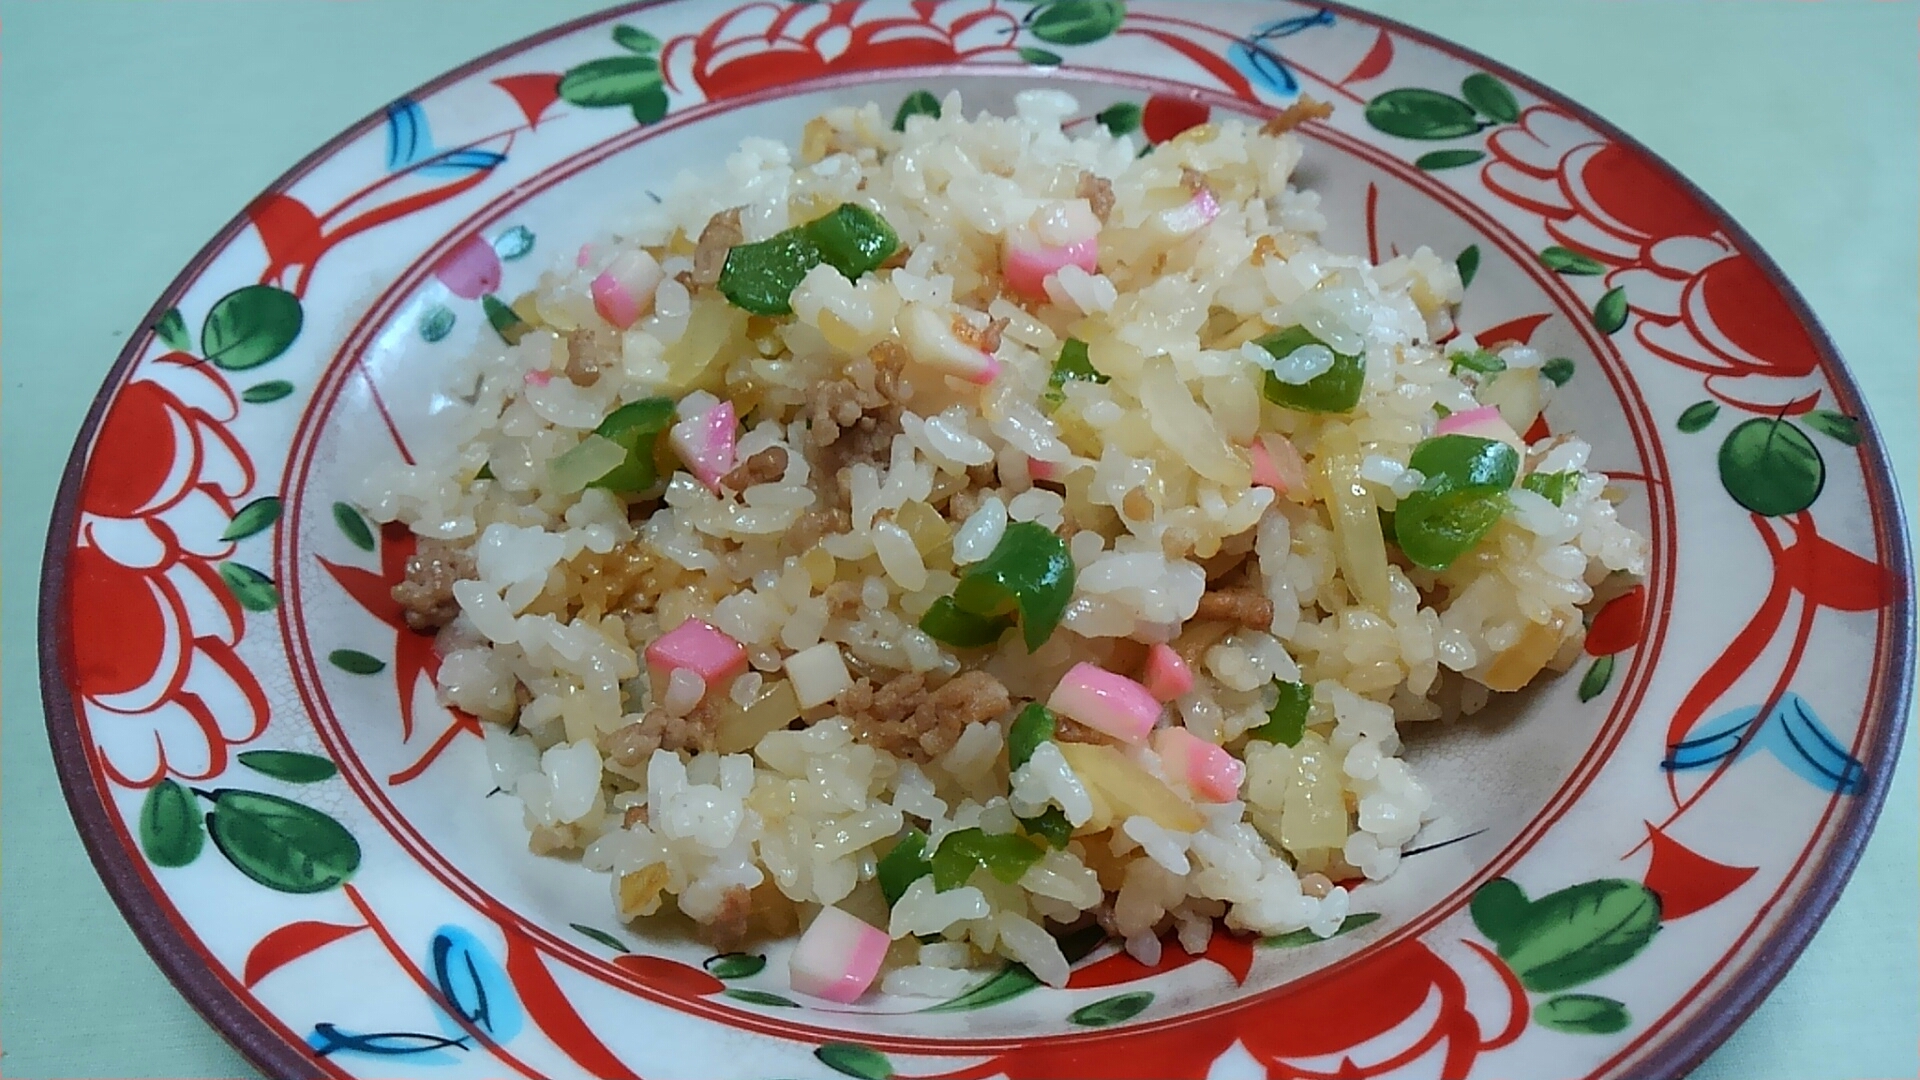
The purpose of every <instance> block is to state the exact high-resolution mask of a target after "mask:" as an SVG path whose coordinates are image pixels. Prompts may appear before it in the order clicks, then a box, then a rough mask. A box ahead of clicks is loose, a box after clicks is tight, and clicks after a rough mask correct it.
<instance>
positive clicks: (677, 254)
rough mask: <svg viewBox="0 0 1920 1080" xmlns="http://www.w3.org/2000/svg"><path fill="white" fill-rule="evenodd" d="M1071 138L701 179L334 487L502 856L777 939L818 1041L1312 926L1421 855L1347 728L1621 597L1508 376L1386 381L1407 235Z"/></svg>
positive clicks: (1530, 674) (1469, 360) (818, 162)
mask: <svg viewBox="0 0 1920 1080" xmlns="http://www.w3.org/2000/svg"><path fill="white" fill-rule="evenodd" d="M1076 109H1077V105H1076V103H1075V102H1074V100H1073V99H1072V98H1071V97H1069V96H1067V95H1065V94H1063V93H1058V92H1054V91H1029V92H1027V93H1024V94H1022V95H1021V96H1020V97H1019V99H1018V102H1017V107H1016V109H1015V114H1014V115H1012V116H1006V117H999V116H990V115H980V116H977V117H975V118H973V119H967V118H966V117H965V116H964V114H963V112H962V105H961V102H960V99H959V96H958V95H951V96H949V97H948V98H947V100H946V101H945V102H944V103H943V105H942V108H941V110H940V113H939V115H938V116H913V117H910V118H907V120H906V122H905V124H904V130H901V131H896V130H895V129H894V125H893V124H892V123H891V120H892V118H891V117H889V116H887V115H886V114H884V113H882V111H881V110H880V109H879V108H878V107H877V106H874V105H868V106H866V107H864V108H857V109H856V108H841V109H835V110H833V111H830V112H828V113H827V114H825V115H823V116H821V117H818V118H816V119H815V120H813V121H811V122H810V123H808V124H807V125H806V127H805V129H804V130H803V131H802V132H801V133H799V135H800V137H799V143H798V149H797V150H795V149H793V148H791V147H790V146H788V145H787V144H784V143H781V142H776V141H772V140H768V139H761V138H754V139H748V140H746V141H745V142H744V143H742V145H741V146H740V148H739V149H738V151H737V152H735V153H734V154H733V155H732V156H731V157H729V158H728V159H727V161H726V165H725V168H724V169H722V170H720V171H719V172H717V173H714V174H710V175H704V176H693V175H686V176H683V177H681V178H680V179H679V180H678V181H677V182H676V183H675V184H674V185H673V187H672V190H671V192H670V193H669V194H668V195H667V197H666V198H665V199H664V201H662V202H661V203H659V204H658V205H649V206H648V207H647V208H646V209H645V210H644V211H643V212H642V213H640V214H639V215H638V216H635V217H632V218H631V219H627V220H619V221H615V222H613V223H611V225H610V227H609V229H608V231H607V232H606V233H605V234H603V235H602V236H601V237H600V238H598V239H597V240H596V241H595V242H593V243H592V244H589V245H587V246H586V247H585V248H583V249H582V250H581V251H580V253H579V255H578V258H577V259H573V260H569V261H568V264H567V265H564V266H557V267H555V268H554V269H552V270H550V271H548V272H547V273H546V274H545V275H544V276H543V277H542V278H541V280H540V282H539V284H538V287H537V288H535V289H534V290H532V291H531V292H529V293H527V294H526V295H524V296H521V297H520V298H519V299H518V300H516V301H515V303H514V304H513V308H514V310H515V312H517V313H518V314H519V316H520V317H521V319H522V321H523V324H524V325H523V326H521V327H518V328H516V333H517V337H516V338H515V340H514V341H513V343H512V344H510V345H504V346H496V347H492V348H484V349H481V350H479V351H478V352H477V353H475V354H474V355H472V356H470V357H468V358H467V359H466V360H465V361H464V363H463V364H462V365H460V366H459V367H458V370H457V371H455V372H453V373H451V374H450V376H449V378H448V380H447V382H446V386H445V394H446V397H445V405H446V408H444V409H443V410H442V415H441V419H442V420H443V421H444V422H445V424H446V427H445V429H444V438H441V439H439V441H437V443H436V444H434V445H428V446H419V447H416V453H417V455H418V457H419V463H418V464H415V465H409V466H404V467H403V466H394V467H392V468H391V469H387V470H385V471H383V472H382V473H380V474H379V475H375V476H372V477H370V478H369V479H368V480H367V481H366V484H365V487H364V489H363V490H362V491H361V492H360V493H359V498H360V502H361V504H362V505H363V506H364V507H365V508H366V509H367V510H368V511H369V512H370V513H371V514H372V516H374V517H376V518H377V519H379V520H381V521H399V522H404V523H405V524H406V525H407V526H409V527H410V528H411V529H412V530H413V531H414V532H415V533H416V534H417V535H418V537H419V538H420V539H419V549H418V554H417V555H416V556H415V557H414V559H413V562H412V564H411V565H410V568H409V578H408V581H407V583H406V584H404V585H402V586H401V587H400V588H399V589H398V590H396V593H397V595H398V596H399V598H400V599H401V601H402V603H403V604H404V605H406V607H407V609H408V612H409V616H410V619H411V621H413V622H414V624H415V625H416V626H417V627H419V628H421V630H422V632H437V633H438V635H439V638H438V644H439V647H440V649H441V651H442V653H443V654H444V658H445V660H444V663H443V665H442V667H441V669H440V679H441V684H442V685H441V693H442V696H443V699H444V700H445V701H446V702H447V703H448V704H450V705H454V706H457V707H459V708H461V709H465V710H467V711H469V712H471V713H473V714H474V715H476V716H478V717H480V718H481V719H482V720H483V721H484V722H485V725H484V726H485V729H486V744H487V749H488V753H489V757H490V760H491V763H492V768H493V771H494V778H495V781H496V782H497V783H498V784H499V786H500V787H502V788H504V789H505V790H506V791H508V792H511V793H513V794H514V795H515V796H517V797H518V798H519V799H520V801H521V802H522V803H523V804H524V805H525V820H526V827H527V830H528V832H529V837H530V839H529V843H530V845H531V847H532V849H533V850H534V851H535V852H539V853H554V854H563V855H569V856H573V855H577V856H579V857H580V858H582V859H583V860H584V862H585V864H586V865H587V866H589V867H591V868H593V869H595V870H600V871H605V872H606V873H607V875H608V877H609V881H610V890H611V893H612V899H613V905H614V907H615V909H616V910H617V912H618V914H619V915H620V917H622V918H623V919H628V920H643V921H644V920H646V919H647V918H648V917H650V916H654V915H656V913H670V912H673V911H676V910H677V911H678V912H679V913H680V914H681V915H682V916H684V917H686V918H688V919H690V920H692V922H693V923H694V924H695V925H696V927H697V928H698V930H699V932H700V934H701V935H702V936H703V937H704V938H705V939H706V940H707V941H709V942H710V943H712V944H713V945H714V946H716V947H717V948H722V949H730V948H737V947H740V946H741V945H743V944H746V943H748V942H753V941H764V940H768V939H774V938H782V937H789V936H794V935H799V937H798V943H797V945H796V947H795V950H794V954H793V955H794V958H793V961H792V970H793V978H794V981H795V987H796V989H798V990H800V991H802V992H805V993H812V994H815V995H817V996H820V997H826V998H830V999H832V1000H852V999H854V998H856V997H858V996H859V995H860V994H861V993H863V992H866V991H867V989H868V988H869V986H871V987H874V988H876V989H879V990H883V991H885V992H889V993H895V994H904V995H926V996H932V997H942V996H950V995H953V994H955V993H958V992H961V991H963V990H964V989H965V988H966V987H968V986H969V985H971V984H972V983H973V982H974V981H977V979H978V978H979V977H981V975H982V973H983V972H984V971H986V970H990V969H991V968H992V967H993V966H995V965H997V964H999V963H1000V962H1002V961H1001V960H1000V959H999V958H1005V959H1010V960H1014V961H1018V962H1020V963H1022V964H1024V965H1026V966H1027V967H1028V968H1029V969H1031V970H1032V971H1033V973H1034V974H1035V975H1037V976H1038V977H1039V978H1040V979H1042V980H1043V981H1045V982H1047V983H1050V984H1052V985H1055V986H1058V985H1062V984H1064V983H1065V981H1066V979H1067V972H1068V961H1067V959H1066V957H1065V956H1064V955H1063V954H1062V952H1061V948H1060V946H1059V944H1058V943H1057V940H1056V939H1057V936H1059V935H1062V934H1064V933H1066V932H1068V931H1070V930H1073V929H1076V928H1078V927H1081V926H1085V925H1090V924H1096V923H1097V924H1098V925H1099V926H1101V927H1103V928H1104V929H1105V930H1106V931H1107V932H1108V933H1109V934H1111V935H1112V936H1114V937H1115V938H1117V939H1120V940H1122V941H1124V943H1125V947H1126V948H1127V950H1129V951H1130V952H1131V953H1132V954H1133V955H1134V956H1136V957H1138V958H1139V959H1140V960H1142V961H1143V962H1147V963H1154V962H1157V961H1158V959H1159V955H1160V952H1161V950H1162V948H1163V943H1165V945H1164V947H1178V948H1183V949H1186V950H1188V951H1190V952H1198V951H1200V950H1201V949H1203V948H1205V947H1206V944H1207V941H1208V939H1209V937H1210V935H1212V934H1214V933H1222V932H1224V933H1235V934H1276V933H1285V932H1291V931H1297V930H1301V929H1306V930H1309V931H1311V932H1313V933H1315V934H1318V935H1321V936H1326V935H1330V934H1332V933H1333V932H1334V931H1335V930H1336V929H1337V928H1338V927H1339V925H1340V923H1341V921H1342V919H1343V918H1345V916H1346V915H1347V914H1348V911H1349V895H1350V890H1351V889H1352V888H1353V887H1354V886H1356V885H1359V884H1361V883H1363V882H1365V881H1369V880H1378V879H1381V878H1384V877H1386V876H1387V875H1389V874H1391V873H1392V872H1393V871H1394V869H1395V866H1396V865H1397V863H1398V862H1399V859H1400V852H1401V850H1402V849H1403V848H1404V847H1405V845H1406V844H1407V843H1408V842H1409V841H1410V840H1411V839H1412V838H1413V836H1414V835H1415V833H1416V832H1417V831H1418V830H1419V828H1420V826H1421V823H1422V822H1423V821H1424V820H1427V819H1429V818H1431V817H1432V816H1433V812H1434V811H1433V809H1432V805H1431V802H1432V800H1431V798H1430V795H1429V793H1428V791H1427V789H1426V788H1425V787H1423V786H1422V784H1421V783H1420V781H1419V780H1418V779H1417V778H1416V777H1415V776H1414V775H1413V774H1412V772H1411V771H1410V770H1409V769H1408V767H1407V766H1406V764H1405V763H1404V762H1403V761H1402V760H1401V758H1400V756H1399V755H1400V750H1401V742H1400V737H1399V734H1398V732H1397V725H1400V724H1407V723H1417V722H1420V721H1427V720H1436V719H1446V720H1451V719H1453V718H1456V717H1459V716H1462V715H1464V714H1470V713H1473V712H1476V711H1478V710H1479V709H1480V708H1481V707H1483V706H1484V705H1485V704H1486V702H1487V701H1488V699H1489V696H1490V695H1491V694H1492V693H1496V692H1507V691H1513V690H1517V689H1519V688H1520V687H1522V686H1524V685H1526V684H1528V683H1529V682H1530V681H1532V680H1533V679H1534V678H1535V677H1536V676H1539V675H1541V673H1542V672H1547V671H1553V672H1558V671H1564V670H1565V669H1566V668H1567V667H1568V666H1569V665H1570V664H1571V663H1572V661H1573V659H1574V657H1575V656H1576V655H1577V654H1578V652H1579V648H1580V645H1581V641H1582V637H1583V634H1584V631H1583V622H1582V611H1583V608H1586V607H1588V606H1590V605H1592V604H1593V603H1594V602H1595V600H1596V598H1597V597H1598V598H1599V599H1604V598H1605V597H1606V596H1608V595H1612V594H1614V593H1616V592H1617V591H1619V590H1620V588H1621V587H1622V585H1623V583H1628V582H1630V581H1631V580H1632V578H1633V576H1634V575H1638V574H1640V573H1642V572H1643V570H1644V566H1645V561H1646V544H1645V541H1644V539H1643V538H1642V537H1640V536H1639V535H1637V534H1635V533H1634V532H1633V531H1631V530H1630V529H1628V528H1627V527H1626V526H1625V525H1623V524H1621V523H1620V522H1619V521H1618V520H1617V519H1616V517H1615V508H1614V502H1615V501H1617V499H1618V493H1617V492H1615V491H1612V490H1610V489H1609V488H1608V485H1607V481H1606V478H1605V477H1604V476H1602V475H1600V474H1598V473H1594V472H1588V471H1586V468H1585V466H1586V462H1587V458H1588V446H1587V445H1586V444H1585V443H1583V442H1581V441H1580V440H1579V439H1577V438H1573V437H1570V436H1566V435H1560V436H1555V437H1552V438H1549V439H1545V440H1542V441H1539V442H1536V443H1535V444H1533V445H1528V444H1527V443H1526V442H1525V441H1524V440H1523V439H1522V438H1521V437H1520V436H1519V435H1517V434H1516V432H1523V431H1526V430H1528V429H1529V428H1530V427H1531V426H1532V424H1533V421H1534V419H1535V418H1536V417H1537V416H1538V415H1539V412H1540V409H1541V406H1542V404H1543V400H1544V396H1545V395H1546V394H1547V393H1548V392H1549V391H1551V390H1552V388H1553V387H1552V385H1551V383H1550V381H1548V380H1546V379H1544V378H1543V377H1542V376H1541V374H1540V366H1541V362H1542V357H1541V356H1540V354H1539V353H1537V352H1535V351H1534V350H1532V349H1529V348H1527V347H1525V346H1523V345H1520V344H1517V343H1514V342H1475V341H1473V340H1471V339H1470V338H1466V337H1464V336H1459V337H1455V338H1453V339H1452V340H1450V341H1449V342H1448V343H1447V344H1446V345H1445V346H1441V345H1437V344H1435V342H1436V341H1437V340H1439V339H1442V338H1445V337H1446V336H1447V335H1448V333H1449V332H1451V331H1452V330H1453V322H1452V316H1453V311H1454V309H1455V307H1456V306H1457V304H1458V303H1459V301H1460V299H1461V283H1460V280H1459V277H1458V275H1457V273H1456V271H1455V269H1454V267H1453V266H1452V265H1450V264H1449V263H1447V262H1446V261H1443V260H1441V259H1439V258H1437V257H1436V256H1435V255H1434V254H1433V253H1432V252H1431V251H1429V250H1427V249H1426V248H1421V249H1419V250H1417V251H1415V252H1413V253H1412V254H1410V255H1403V256H1399V257H1397V258H1394V259H1393V260H1391V261H1389V262H1386V263H1384V264H1382V265H1379V266H1374V265H1370V264H1369V263H1367V262H1365V261H1364V260H1362V259H1359V258H1355V257H1352V256H1347V255H1340V254H1336V253H1333V252H1330V251H1327V250H1325V249H1323V248H1322V247H1320V246H1319V244H1318V241H1317V235H1318V231H1319V230H1320V229H1321V227H1322V225H1323V221H1322V218H1321V215H1320V213H1319V210H1318V198H1317V196H1316V195H1315V194H1314V193H1312V192H1310V191H1303V190H1300V189H1298V188H1296V187H1294V186H1292V184H1291V183H1290V178H1291V176H1292V174H1293V171H1294V168H1295V166H1296V164H1297V163H1298V162H1299V160H1300V157H1301V153H1302V143H1301V142H1300V141H1299V139H1298V138H1297V137H1296V136H1294V135H1292V134H1290V133H1288V132H1287V131H1285V130H1284V127H1285V123H1284V122H1276V123H1273V124H1269V125H1268V127H1267V128H1264V129H1263V128H1259V127H1255V126H1252V125H1249V124H1242V123H1239V122H1231V121H1229V122H1220V123H1215V124H1209V125H1206V126H1203V127H1200V128H1196V129H1194V130H1191V131H1188V132H1186V133H1185V134H1183V135H1181V136H1179V137H1178V138H1176V139H1173V140H1171V141H1169V142H1167V143H1165V144H1162V145H1159V146H1156V147H1153V148H1152V152H1151V153H1147V154H1144V155H1143V154H1142V153H1141V152H1140V150H1141V147H1140V146H1139V145H1137V144H1136V143H1135V142H1133V141H1131V140H1130V139H1129V138H1127V137H1122V136H1115V135H1112V134H1110V133H1109V132H1107V131H1106V130H1104V129H1103V128H1101V127H1100V126H1099V125H1081V126H1076V128H1075V132H1076V133H1073V134H1069V133H1068V132H1066V131H1064V130H1063V129H1062V124H1063V121H1064V120H1065V119H1066V118H1068V117H1071V116H1073V115H1075V113H1076ZM1537 722H1541V721H1537ZM836 935H837V936H836ZM813 937H819V938H822V939H831V940H827V941H826V942H825V944H822V943H821V942H818V941H810V938H813ZM823 950H824V951H823ZM828 952H831V953H833V954H834V955H835V956H836V957H839V956H840V955H841V954H844V956H845V957H852V958H853V959H840V958H836V959H833V960H832V961H830V962H827V963H826V969H825V970H822V969H821V967H820V965H821V963H822V961H821V960H820V959H819V957H820V956H822V955H826V953H828ZM862 957H864V958H865V959H862Z"/></svg>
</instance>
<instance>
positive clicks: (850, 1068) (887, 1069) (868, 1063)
mask: <svg viewBox="0 0 1920 1080" xmlns="http://www.w3.org/2000/svg"><path fill="white" fill-rule="evenodd" d="M813 1056H814V1057H817V1058H819V1059H820V1062H821V1064H823V1065H825V1066H826V1067H827V1068H829V1069H832V1070H833V1071H834V1072H837V1073H840V1074H842V1075H845V1076H852V1077H855V1078H856V1080H893V1062H892V1061H890V1060H888V1059H887V1055H885V1054H883V1053H881V1052H880V1051H878V1050H875V1049H874V1048H873V1047H871V1046H861V1045H860V1044H858V1043H827V1044H826V1045H825V1046H822V1047H821V1048H820V1049H818V1050H815V1051H814V1052H813Z"/></svg>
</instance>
